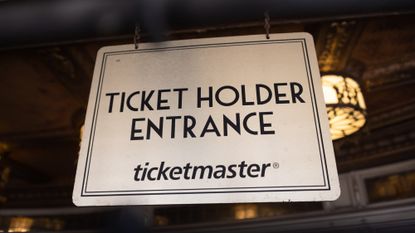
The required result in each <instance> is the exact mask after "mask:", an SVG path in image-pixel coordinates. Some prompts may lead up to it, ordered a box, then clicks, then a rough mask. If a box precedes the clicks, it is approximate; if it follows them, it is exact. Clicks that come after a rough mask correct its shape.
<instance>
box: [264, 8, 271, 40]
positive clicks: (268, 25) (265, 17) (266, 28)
mask: <svg viewBox="0 0 415 233" xmlns="http://www.w3.org/2000/svg"><path fill="white" fill-rule="evenodd" d="M264 28H265V38H267V40H269V29H270V28H271V25H270V23H269V12H268V11H265V12H264Z"/></svg>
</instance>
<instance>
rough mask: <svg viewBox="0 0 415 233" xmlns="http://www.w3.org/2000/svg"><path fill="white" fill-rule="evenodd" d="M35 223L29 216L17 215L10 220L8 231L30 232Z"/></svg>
mask: <svg viewBox="0 0 415 233" xmlns="http://www.w3.org/2000/svg"><path fill="white" fill-rule="evenodd" d="M32 225H33V219H31V218H27V217H15V218H12V219H11V220H10V226H9V230H8V232H28V231H30V228H31V227H32Z"/></svg>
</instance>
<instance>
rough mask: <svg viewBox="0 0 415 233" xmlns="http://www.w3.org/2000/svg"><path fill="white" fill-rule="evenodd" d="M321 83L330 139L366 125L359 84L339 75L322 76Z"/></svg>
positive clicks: (337, 137)
mask: <svg viewBox="0 0 415 233" xmlns="http://www.w3.org/2000/svg"><path fill="white" fill-rule="evenodd" d="M321 81H322V84H323V93H324V100H325V102H326V107H327V114H328V117H329V124H330V132H331V137H332V139H333V140H336V139H339V138H342V137H345V136H347V135H350V134H352V133H354V132H356V131H358V130H359V129H360V128H362V127H363V126H364V124H365V123H366V104H365V101H364V98H363V94H362V91H361V89H360V87H359V84H358V83H357V82H356V81H354V80H353V79H351V78H349V77H343V76H340V75H324V76H323V77H322V78H321Z"/></svg>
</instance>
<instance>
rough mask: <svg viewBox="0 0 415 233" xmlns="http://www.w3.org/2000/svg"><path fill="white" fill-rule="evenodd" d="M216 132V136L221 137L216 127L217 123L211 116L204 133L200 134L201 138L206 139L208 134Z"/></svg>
mask: <svg viewBox="0 0 415 233" xmlns="http://www.w3.org/2000/svg"><path fill="white" fill-rule="evenodd" d="M209 126H212V128H211V129H209ZM211 132H214V133H215V134H216V136H218V137H220V133H219V130H218V127H216V125H215V122H214V121H213V119H212V116H209V118H208V120H207V121H206V124H205V127H204V128H203V130H202V133H201V134H200V137H201V138H202V137H204V136H205V134H206V133H211Z"/></svg>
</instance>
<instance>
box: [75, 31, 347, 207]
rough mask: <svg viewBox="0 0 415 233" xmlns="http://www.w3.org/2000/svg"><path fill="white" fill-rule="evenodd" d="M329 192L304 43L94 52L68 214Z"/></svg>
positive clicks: (333, 186) (332, 173)
mask: <svg viewBox="0 0 415 233" xmlns="http://www.w3.org/2000/svg"><path fill="white" fill-rule="evenodd" d="M339 193H340V188H339V182H338V177H337V170H336V164H335V158H334V152H333V145H332V141H331V139H330V133H329V127H328V121H327V115H326V109H325V104H324V100H323V95H322V87H321V83H320V75H319V70H318V64H317V59H316V53H315V49H314V44H313V39H312V37H311V36H310V35H309V34H306V33H292V34H273V35H270V39H268V40H267V39H265V38H264V36H263V35H260V36H242V37H226V38H213V39H195V40H183V41H171V42H163V43H149V44H140V47H139V49H137V50H136V49H134V45H123V46H111V47H104V48H102V49H100V50H99V52H98V55H97V59H96V65H95V71H94V77H93V80H92V85H91V92H90V98H89V103H88V109H87V114H86V119H85V126H84V133H83V136H82V142H81V149H80V155H79V161H78V168H77V173H76V181H75V187H74V192H73V201H74V203H75V204H76V205H78V206H90V205H147V204H151V205H153V204H185V203H231V202H283V201H326V200H334V199H336V198H337V197H338V196H339Z"/></svg>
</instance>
